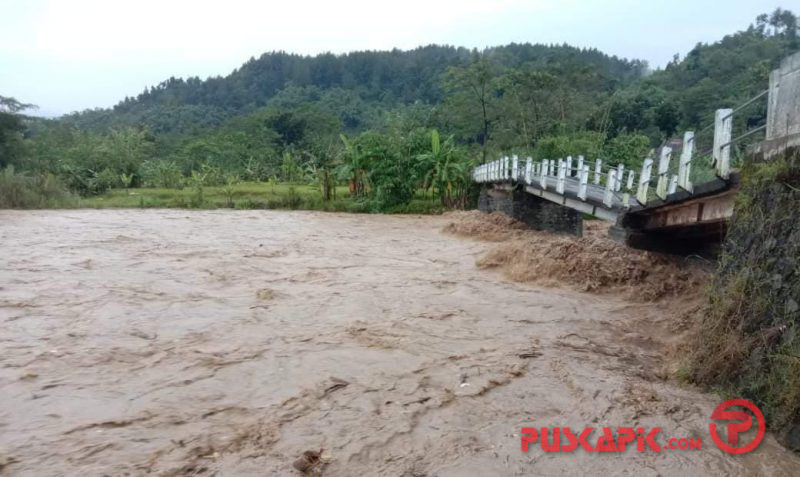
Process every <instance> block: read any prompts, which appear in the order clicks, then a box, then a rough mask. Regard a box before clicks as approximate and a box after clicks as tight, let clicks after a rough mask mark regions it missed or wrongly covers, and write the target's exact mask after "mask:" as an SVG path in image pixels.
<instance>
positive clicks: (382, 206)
mask: <svg viewBox="0 0 800 477" xmlns="http://www.w3.org/2000/svg"><path fill="white" fill-rule="evenodd" d="M797 49H798V35H797V17H796V16H795V15H794V14H793V13H792V12H789V11H785V10H780V9H778V10H776V11H774V12H773V13H772V14H764V15H760V16H759V17H758V18H756V19H755V21H754V22H753V23H752V24H751V25H749V26H747V27H746V28H744V29H743V30H741V31H738V32H735V33H732V34H731V35H728V36H726V37H725V38H722V39H721V40H720V41H718V42H715V43H713V44H698V45H697V46H696V47H695V48H693V49H692V50H691V51H690V52H688V53H687V54H686V55H685V56H683V57H680V56H677V55H676V58H675V59H674V61H673V62H671V63H670V64H669V65H667V66H666V67H665V68H664V69H661V70H658V71H655V72H652V73H648V71H647V65H646V64H645V63H644V62H643V61H638V60H625V59H620V58H616V57H613V56H608V55H606V54H603V53H602V52H599V51H597V50H594V49H579V48H574V47H571V46H566V45H550V46H547V45H531V44H511V45H506V46H500V47H495V48H489V49H486V50H483V51H475V50H468V49H465V48H455V47H450V46H435V45H431V46H426V47H421V48H417V49H415V50H411V51H400V50H392V51H362V52H354V53H348V54H344V55H332V54H322V55H317V56H311V57H310V56H299V55H292V54H288V53H282V52H276V53H267V54H264V55H262V56H261V57H260V58H258V59H251V60H250V61H248V62H246V63H245V64H244V65H242V66H241V67H240V68H238V69H237V70H235V71H233V72H232V73H231V74H229V75H227V76H225V77H216V78H209V79H206V80H201V79H199V78H189V79H175V78H170V79H169V80H167V81H164V82H163V83H161V84H159V85H157V86H155V87H152V88H147V89H146V90H145V91H144V92H143V93H141V94H140V95H138V96H137V97H135V98H126V99H125V100H123V101H122V102H120V103H119V104H117V105H116V106H114V107H113V108H110V109H98V110H91V111H84V112H82V113H75V114H71V115H68V116H65V117H63V118H60V119H58V120H44V119H32V118H27V119H23V117H22V116H21V115H20V114H19V111H21V110H22V109H24V107H23V106H24V105H23V104H22V103H23V102H29V101H32V100H34V98H6V97H3V96H0V168H6V172H7V173H8V174H12V173H16V172H20V171H22V173H23V174H33V175H36V174H40V175H42V176H43V177H49V176H48V174H50V175H53V176H56V177H58V178H60V180H63V182H64V183H65V186H66V187H68V188H69V189H71V190H73V191H75V192H78V193H80V194H82V195H93V194H101V193H103V192H104V191H107V190H108V189H109V188H119V187H123V186H124V187H139V186H158V187H183V186H185V185H187V184H195V185H197V184H201V183H202V184H205V185H215V184H216V185H219V184H222V183H225V182H226V181H234V182H235V181H236V180H240V179H241V180H245V181H266V180H270V181H273V182H274V181H281V180H283V181H287V182H291V183H297V182H307V183H317V184H325V185H324V187H323V189H324V190H327V191H330V190H335V189H333V188H332V187H333V185H335V184H340V185H341V184H348V186H350V187H352V188H353V191H354V194H355V196H356V197H358V198H359V200H360V199H363V198H369V200H370V201H372V202H371V203H372V204H373V205H372V206H371V207H373V208H374V209H377V210H387V208H390V206H391V207H394V206H396V205H397V204H402V203H404V202H405V201H407V200H409V198H410V196H411V194H412V193H413V191H415V190H420V189H422V190H436V191H438V192H437V193H439V194H444V195H446V196H447V197H445V196H442V201H443V202H444V203H447V204H464V203H466V202H465V196H464V195H463V194H466V193H467V191H468V190H469V184H470V179H469V171H470V169H471V168H472V167H473V165H474V164H476V163H481V162H483V161H485V160H487V159H489V158H491V157H496V156H497V155H498V154H519V155H522V156H531V157H534V158H537V159H542V158H551V159H552V158H558V157H565V156H567V155H573V156H574V155H578V154H584V155H586V156H588V157H601V158H602V157H606V158H613V160H614V161H615V162H620V163H623V164H625V165H626V166H628V167H638V166H639V165H640V164H641V162H642V160H643V158H644V157H645V156H646V155H647V154H648V153H649V152H650V150H651V148H653V147H657V146H658V145H659V144H661V143H663V142H664V141H665V140H667V139H669V138H672V137H675V136H676V135H678V134H679V133H680V132H681V131H684V130H688V129H693V130H695V131H700V130H706V129H705V126H707V125H708V124H710V123H711V120H712V118H713V113H714V110H715V109H717V108H723V107H734V106H736V105H738V104H740V103H741V102H743V101H745V100H747V99H748V98H750V97H752V96H753V95H754V94H756V93H757V92H759V91H762V90H764V89H765V88H766V87H767V83H768V76H769V72H770V70H772V69H773V68H775V67H776V66H777V65H778V63H779V62H780V61H781V59H783V58H785V57H786V56H788V55H790V54H791V53H793V52H794V51H797ZM0 93H2V92H0ZM759 108H761V109H759ZM764 108H765V106H764V103H763V102H762V103H758V104H754V105H753V106H752V108H750V109H748V110H747V111H746V112H743V113H741V114H737V116H736V121H744V122H746V123H747V124H746V126H757V125H758V124H759V121H761V122H762V123H763V120H764V113H765V111H764ZM736 126H740V127H741V126H742V124H735V127H736ZM754 138H755V136H754V137H753V138H751V139H752V140H755V139H754ZM700 142H702V141H698V143H700ZM737 147H740V144H737ZM8 166H12V168H13V170H12V169H9V168H8ZM9 171H10V172H9ZM15 171H16V172H15ZM25 180H27V179H25ZM42 183H46V184H50V183H51V182H47V181H45V182H42ZM431 188H432V189H431ZM453 191H459V192H457V193H455V192H453ZM448 194H455V196H449V195H448ZM324 196H325V197H328V196H327V195H324ZM375 204H378V205H375ZM387 204H389V205H387Z"/></svg>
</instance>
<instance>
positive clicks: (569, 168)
mask: <svg viewBox="0 0 800 477" xmlns="http://www.w3.org/2000/svg"><path fill="white" fill-rule="evenodd" d="M566 167H567V171H566V174H565V176H566V177H572V156H567V163H566Z"/></svg>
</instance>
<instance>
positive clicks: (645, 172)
mask: <svg viewBox="0 0 800 477" xmlns="http://www.w3.org/2000/svg"><path fill="white" fill-rule="evenodd" d="M652 172H653V160H652V159H650V158H647V159H645V160H644V164H642V173H641V174H639V190H638V191H636V200H637V201H639V203H640V204H642V205H645V204H647V189H648V188H649V187H650V174H651V173H652Z"/></svg>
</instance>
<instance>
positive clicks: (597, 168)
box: [594, 159, 603, 184]
mask: <svg viewBox="0 0 800 477" xmlns="http://www.w3.org/2000/svg"><path fill="white" fill-rule="evenodd" d="M602 172H603V161H601V160H600V159H597V160H596V161H594V183H595V184H599V183H600V173H602Z"/></svg>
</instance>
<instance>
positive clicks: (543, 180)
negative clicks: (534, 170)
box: [539, 159, 549, 190]
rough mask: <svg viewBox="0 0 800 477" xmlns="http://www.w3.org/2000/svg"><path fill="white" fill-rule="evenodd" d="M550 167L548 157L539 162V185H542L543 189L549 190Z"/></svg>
mask: <svg viewBox="0 0 800 477" xmlns="http://www.w3.org/2000/svg"><path fill="white" fill-rule="evenodd" d="M548 167H549V166H548V162H547V159H542V162H541V163H540V164H539V185H540V186H542V190H547V169H548Z"/></svg>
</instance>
